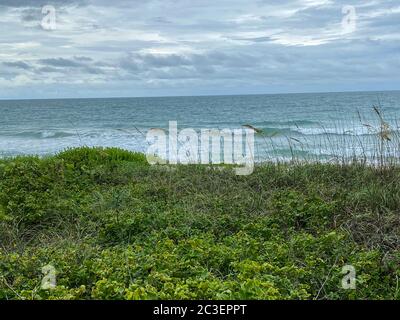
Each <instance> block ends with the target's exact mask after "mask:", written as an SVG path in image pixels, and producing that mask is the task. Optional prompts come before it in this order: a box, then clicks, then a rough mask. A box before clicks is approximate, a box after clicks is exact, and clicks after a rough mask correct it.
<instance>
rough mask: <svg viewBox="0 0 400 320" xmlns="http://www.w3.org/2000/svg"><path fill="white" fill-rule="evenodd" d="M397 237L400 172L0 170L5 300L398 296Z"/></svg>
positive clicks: (130, 161) (72, 156)
mask: <svg viewBox="0 0 400 320" xmlns="http://www.w3.org/2000/svg"><path fill="white" fill-rule="evenodd" d="M399 237H400V167H399V166H384V167H383V166H376V167H374V166H368V165H364V164H357V163H352V164H342V165H341V164H329V163H324V164H322V163H309V164H304V163H303V164H290V163H285V164H282V163H281V164H279V163H264V164H260V165H257V166H256V168H255V171H254V173H253V174H252V175H249V176H236V175H235V174H234V172H233V170H231V169H229V168H221V167H214V168H210V167H204V166H199V165H192V166H173V167H169V166H150V165H148V164H147V162H146V159H145V157H144V155H142V154H138V153H131V152H128V151H123V150H119V149H101V148H86V147H84V148H79V149H71V150H67V151H64V152H62V153H60V154H57V155H55V156H51V157H45V158H39V157H16V158H11V159H3V160H0V299H398V298H400V291H399V290H400V288H399V276H400V269H399V264H400V250H399V249H400V239H399ZM348 265H351V266H352V267H354V270H355V272H356V288H355V289H349V288H345V287H343V286H342V280H343V279H344V277H345V276H346V274H344V273H342V271H343V267H344V266H348ZM46 266H47V269H46ZM49 266H50V268H54V280H55V281H56V283H55V285H54V286H50V287H46V286H43V285H42V284H43V279H44V278H46V277H47V276H48V274H46V272H47V271H46V270H49V269H48V268H49Z"/></svg>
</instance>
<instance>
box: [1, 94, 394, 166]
mask: <svg viewBox="0 0 400 320" xmlns="http://www.w3.org/2000/svg"><path fill="white" fill-rule="evenodd" d="M373 106H379V108H380V110H381V111H382V112H383V114H384V117H385V121H387V122H388V124H389V125H390V130H391V133H393V134H397V132H398V130H399V126H398V125H397V119H399V118H400V91H393V92H362V93H357V92H355V93H318V94H280V95H243V96H205V97H165V98H164V97H163V98H110V99H64V100H63V99H60V100H13V101H10V100H2V101H0V115H1V117H0V156H2V157H4V156H14V155H22V154H37V155H47V154H54V153H56V152H58V151H60V150H63V149H65V148H68V147H77V146H83V145H85V146H113V147H121V148H124V149H128V150H134V151H141V152H145V151H146V149H147V147H148V144H147V143H146V140H145V136H146V133H147V131H148V130H149V129H151V128H168V124H169V121H177V122H178V128H179V129H183V128H194V129H198V130H199V129H201V128H216V129H225V128H230V129H235V128H241V127H242V126H243V125H247V124H249V125H252V126H253V127H256V128H258V129H261V130H262V131H263V133H262V134H258V135H257V136H256V147H255V153H256V159H257V160H265V159H273V158H288V157H291V156H292V155H293V153H296V154H298V155H304V156H307V157H320V158H324V157H325V158H329V157H331V156H335V155H340V154H346V155H352V154H360V153H367V154H373V152H374V149H376V145H375V143H376V142H375V140H374V138H375V137H376V133H377V132H376V130H375V128H379V126H380V122H379V121H378V119H379V118H378V117H377V115H376V113H375V112H374V111H373V110H372V107H373ZM360 115H361V117H360Z"/></svg>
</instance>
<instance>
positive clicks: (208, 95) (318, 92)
mask: <svg viewBox="0 0 400 320" xmlns="http://www.w3.org/2000/svg"><path fill="white" fill-rule="evenodd" d="M397 91H400V89H394V90H346V91H307V92H286V93H283V92H277V93H237V94H198V95H170V96H165V95H160V96H115V97H112V96H109V97H83V98H82V97H80V98H70V97H68V98H19V99H15V98H0V101H32V100H93V99H156V98H189V97H193V98H197V97H198V98H200V97H238V96H273V95H296V94H330V93H378V92H397Z"/></svg>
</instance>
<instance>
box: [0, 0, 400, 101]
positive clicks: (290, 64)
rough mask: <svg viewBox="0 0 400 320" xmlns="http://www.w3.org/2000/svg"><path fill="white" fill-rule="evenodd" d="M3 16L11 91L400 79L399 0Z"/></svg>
mask: <svg viewBox="0 0 400 320" xmlns="http://www.w3.org/2000/svg"><path fill="white" fill-rule="evenodd" d="M45 5H51V6H53V7H54V8H55V16H54V17H55V20H54V19H52V18H53V15H52V12H51V11H48V10H47V9H46V8H45V9H46V10H43V6H45ZM54 21H55V24H54V23H53V22H54ZM0 27H1V33H0V98H58V97H116V96H125V97H126V96H165V95H204V94H211V95H212V94H246V93H250V94H251V93H285V92H317V91H356V90H393V89H400V2H399V0H383V1H377V0H281V1H272V0H113V1H109V0H68V1H66V0H57V1H56V0H53V1H51V0H49V1H45V0H44V1H41V0H0Z"/></svg>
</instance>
